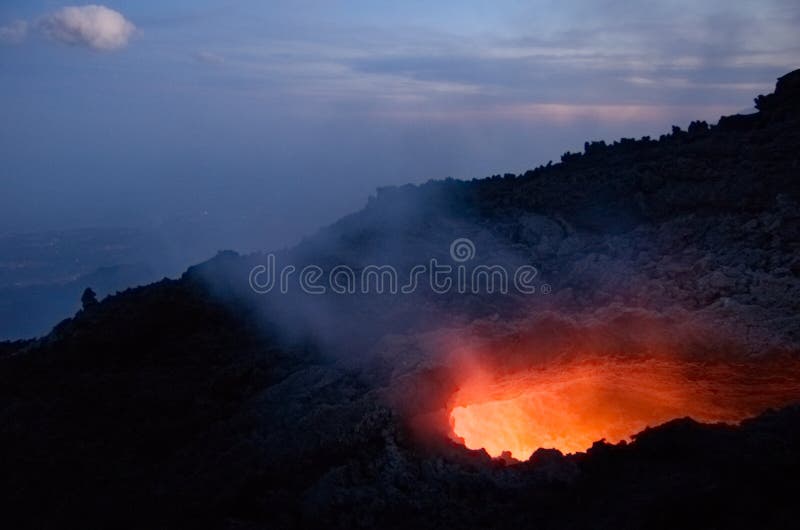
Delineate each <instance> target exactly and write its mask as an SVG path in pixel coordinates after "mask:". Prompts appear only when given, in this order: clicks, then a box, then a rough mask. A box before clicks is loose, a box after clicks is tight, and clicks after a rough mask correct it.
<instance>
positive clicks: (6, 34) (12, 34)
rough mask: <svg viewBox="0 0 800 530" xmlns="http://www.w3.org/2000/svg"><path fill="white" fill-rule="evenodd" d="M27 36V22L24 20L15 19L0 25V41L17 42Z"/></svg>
mask: <svg viewBox="0 0 800 530" xmlns="http://www.w3.org/2000/svg"><path fill="white" fill-rule="evenodd" d="M27 36H28V23H27V22H25V21H24V20H15V21H14V22H12V23H11V24H9V25H7V26H0V42H7V43H9V44H19V43H20V42H22V41H24V40H25V37H27Z"/></svg>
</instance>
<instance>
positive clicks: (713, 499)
mask: <svg viewBox="0 0 800 530" xmlns="http://www.w3.org/2000/svg"><path fill="white" fill-rule="evenodd" d="M756 105H757V108H758V113H756V114H753V115H738V116H729V117H723V118H721V119H720V121H719V123H718V124H716V125H713V126H710V125H708V124H706V123H703V122H695V123H693V124H692V125H691V126H690V127H689V130H687V131H681V130H679V129H677V128H675V129H673V131H672V132H671V133H670V134H666V135H664V136H662V137H661V138H660V139H658V140H655V139H650V138H642V139H638V140H633V139H622V140H620V141H618V142H615V143H613V144H611V145H606V144H604V143H602V142H588V143H587V144H586V147H585V151H584V152H583V153H579V154H572V153H566V154H565V155H564V156H563V157H562V161H561V163H557V164H552V165H547V166H542V167H539V168H537V169H534V170H531V171H528V172H526V173H524V174H522V175H504V176H500V175H497V176H493V177H490V178H487V179H481V180H475V181H470V182H461V181H453V180H446V181H432V182H429V183H427V184H424V185H421V186H403V187H397V188H384V189H381V190H379V191H378V193H377V195H376V196H375V197H374V198H372V199H371V200H370V202H369V204H368V205H367V206H366V207H365V208H364V209H363V210H362V211H360V212H356V213H355V214H353V215H351V216H348V217H346V218H344V219H342V220H340V221H339V222H337V223H335V224H334V225H332V226H330V227H327V228H324V229H322V230H321V231H320V232H319V233H318V234H316V235H315V236H313V237H311V238H309V239H308V240H306V241H304V242H303V243H301V244H300V245H298V246H297V247H296V248H293V249H289V250H288V251H285V252H284V253H279V258H281V259H285V260H288V262H291V263H296V264H298V265H302V264H304V263H312V262H315V263H323V264H327V263H353V264H355V265H359V264H363V263H365V262H367V261H368V260H370V259H373V258H375V259H377V258H384V259H386V260H395V261H392V262H393V263H395V262H396V263H401V264H405V263H414V262H415V261H418V260H425V259H427V258H429V257H430V256H431V255H435V253H436V252H439V253H440V254H442V253H446V252H447V244H448V243H449V242H450V241H451V240H452V239H453V237H454V236H456V235H459V234H466V235H469V236H470V237H472V238H474V239H475V240H476V241H477V242H478V248H479V250H482V251H483V255H482V256H484V257H486V259H491V258H493V257H497V256H501V255H509V256H512V257H509V258H508V259H509V260H512V259H516V258H517V257H518V256H523V257H524V259H528V260H531V259H535V260H536V263H537V264H538V265H540V267H541V269H542V274H543V276H544V277H545V278H546V279H547V280H548V281H550V282H552V285H553V287H554V293H555V295H554V296H553V297H552V298H548V299H542V301H536V302H535V303H537V304H551V305H549V306H547V307H549V308H550V309H551V310H553V308H557V309H558V310H559V311H561V312H562V314H564V315H573V314H574V315H578V314H582V313H581V312H586V311H589V310H594V309H598V308H601V309H608V308H612V309H613V308H614V307H617V306H619V305H622V304H628V305H629V306H630V307H636V308H637V309H641V310H642V311H644V310H647V311H653V312H659V311H662V310H663V311H665V312H666V311H667V309H666V308H667V307H671V306H672V305H678V306H680V307H681V309H682V310H683V311H686V312H691V314H692V315H695V316H696V317H697V318H698V319H699V318H700V316H702V317H703V318H709V319H712V318H714V319H716V318H718V319H720V320H709V321H710V322H715V323H716V322H730V328H720V329H722V330H723V331H725V332H726V333H728V336H729V337H731V343H730V344H735V345H739V346H741V348H742V349H743V350H746V351H747V353H748V354H749V355H751V356H755V357H754V358H757V355H758V354H763V355H767V353H769V354H776V355H777V354H780V355H786V356H797V355H798V352H800V350H799V349H798V348H797V344H798V342H800V329H798V323H797V319H796V318H795V317H794V316H795V315H796V314H798V313H797V310H798V309H800V308H798V303H800V302H798V300H799V299H800V297H798V296H797V293H798V289H799V288H798V281H799V280H798V279H799V278H800V261H798V258H797V251H798V244H799V243H800V215H798V209H797V205H798V203H800V179H798V176H799V173H798V172H800V163H799V162H798V159H799V158H800V70H797V71H794V72H792V73H789V74H787V75H785V76H783V77H781V78H780V80H779V81H778V84H777V87H776V90H775V92H774V93H773V94H770V95H766V96H759V97H758V98H757V99H756ZM488 245H493V246H488ZM261 259H262V256H260V255H251V256H239V255H237V254H235V253H230V252H225V253H220V254H219V255H218V256H217V257H216V258H214V259H212V260H210V261H208V262H205V263H202V264H199V265H197V266H195V267H192V268H190V269H189V270H188V271H187V272H186V273H185V274H184V275H183V277H182V278H180V279H178V280H163V281H161V282H158V283H154V284H151V285H148V286H145V287H139V288H135V289H128V290H126V291H125V292H122V293H119V294H116V295H113V296H109V297H106V298H104V299H102V300H100V301H99V302H97V303H94V300H93V299H92V297H87V298H86V300H85V301H84V308H83V309H82V310H80V311H78V312H77V313H76V314H75V316H74V317H73V318H71V319H67V320H65V321H63V322H61V323H60V324H59V325H58V326H56V327H55V328H54V329H53V330H52V332H51V333H50V334H49V335H47V336H45V337H43V338H41V339H36V340H27V341H16V342H4V343H0V470H1V471H0V499H1V500H0V508H1V509H0V524H2V526H3V527H5V528H19V529H21V528H56V527H57V528H78V527H80V528H109V527H113V528H185V527H194V528H231V529H233V528H237V529H244V528H271V529H274V528H442V527H451V528H522V527H533V528H550V529H561V528H563V529H567V528H571V529H574V528H593V529H594V528H614V529H623V528H647V529H654V528H665V529H666V528H792V527H795V526H796V524H797V513H796V498H795V497H796V494H795V491H796V486H795V482H796V478H797V477H798V476H800V409H798V408H797V407H792V406H789V407H787V408H784V409H782V410H779V411H765V412H764V413H763V414H761V415H759V416H758V417H756V418H753V419H750V420H746V421H744V422H743V423H742V424H741V425H739V426H727V425H703V424H700V423H697V422H695V421H693V420H690V419H678V420H675V421H672V422H669V423H667V424H665V425H662V426H659V427H655V428H651V429H648V430H646V431H644V432H642V433H640V434H639V435H637V436H636V437H635V439H634V441H633V442H631V443H627V444H624V443H623V444H619V445H610V444H606V443H604V442H597V443H596V444H595V445H594V446H593V447H592V448H591V449H589V450H588V451H587V452H586V453H581V454H577V455H570V456H564V455H562V454H561V453H559V452H557V451H553V450H544V449H542V450H539V451H537V452H536V453H534V455H533V456H532V458H531V460H529V461H528V462H524V463H520V464H518V465H506V464H505V463H503V462H502V461H496V460H492V459H490V458H489V457H488V456H487V455H486V454H485V452H478V451H469V450H467V449H466V448H464V447H463V446H460V445H457V444H455V443H454V442H451V441H449V440H447V439H444V438H442V439H437V440H436V441H435V443H433V444H431V445H432V447H429V446H422V445H420V444H419V443H418V440H417V439H416V438H415V437H414V436H413V435H412V433H411V432H410V431H409V429H408V421H407V420H408V414H409V412H408V411H409V410H412V409H414V407H417V409H414V410H419V407H424V406H425V404H422V405H419V404H418V403H416V401H418V400H419V399H420V397H419V396H420V395H422V394H423V391H424V390H425V388H426V387H425V386H424V384H423V383H424V381H434V382H435V384H439V383H441V382H442V381H445V382H446V381H447V374H446V373H444V372H443V371H442V370H443V369H442V368H441V367H433V368H430V362H428V361H429V360H428V359H425V358H421V357H413V355H414V352H413V351H412V350H413V348H412V347H411V346H408V344H411V341H410V339H409V340H408V342H402V341H399V339H396V337H397V336H399V335H401V334H405V335H404V336H413V334H414V333H416V332H417V331H418V330H420V329H423V328H425V329H429V328H430V327H431V326H435V325H436V324H437V323H441V322H446V323H447V324H452V325H454V326H455V325H456V324H453V322H456V323H459V325H462V323H463V322H472V321H473V319H474V320H476V321H479V322H481V323H482V324H485V323H486V322H489V323H491V322H497V319H495V320H488V319H487V320H482V319H485V318H487V317H488V316H489V315H492V314H500V315H502V318H501V319H500V321H499V322H497V325H500V324H501V323H503V321H504V320H507V321H509V322H510V321H512V320H513V319H515V318H518V316H519V315H518V313H516V312H515V311H521V312H528V310H529V306H523V305H522V302H520V300H519V299H517V298H510V299H499V298H497V297H489V296H472V297H457V296H452V297H433V296H426V295H424V294H420V295H419V296H415V297H413V298H408V299H405V301H397V300H395V299H391V300H387V299H383V298H380V297H375V298H370V297H352V298H346V299H342V298H333V297H330V296H327V297H318V298H314V299H313V300H312V301H311V302H313V303H309V302H307V301H305V299H302V300H301V298H302V297H294V298H292V297H289V298H277V297H272V298H270V297H266V298H264V297H258V296H255V295H254V294H253V293H252V292H250V290H249V287H248V286H247V272H248V271H249V269H250V267H251V266H252V265H253V264H255V263H261ZM498 259H499V258H498ZM520 259H523V258H520ZM625 264H629V265H630V267H629V268H625V267H624V265H625ZM737 267H738V268H737ZM637 274H638V275H641V278H639V277H638V276H636V275H637ZM607 276H608V277H607ZM648 282H649V283H648ZM631 284H635V285H634V286H633V287H636V286H639V285H647V286H648V288H647V289H643V290H642V293H643V294H640V293H638V291H636V289H634V288H633V287H630V285H631ZM622 285H627V286H628V287H630V288H629V289H628V290H627V291H626V295H625V297H624V298H620V297H619V296H616V294H617V293H618V292H620V291H621V287H620V286H622ZM655 285H657V286H658V287H659V289H658V290H656V289H651V287H653V286H655ZM537 300H538V299H537ZM77 302H78V300H76V304H77ZM290 302H291V303H290ZM526 303H527V301H526ZM531 303H534V302H531ZM326 304H331V305H329V306H328V305H326ZM537 307H538V306H537ZM542 307H544V305H542ZM332 308H333V309H335V311H334V312H335V315H333V316H331V317H330V320H329V321H328V322H327V326H324V327H323V326H322V325H321V324H320V322H319V321H320V320H322V319H323V316H322V315H323V310H326V309H332ZM312 310H314V311H317V312H311V311H312ZM452 315H460V317H462V319H461V320H458V319H456V318H455V317H453V318H452V320H444V317H445V316H448V317H451V316H452ZM592 315H593V318H594V319H595V320H598V319H600V317H597V316H594V315H595V313H592ZM304 319H305V320H304ZM725 319H727V320H725ZM737 319H738V320H737ZM576 322H578V321H577V318H576ZM743 322H744V324H743ZM290 323H291V324H292V325H296V329H293V330H292V331H293V333H292V334H287V333H286V329H287V328H288V327H290ZM315 324H317V325H319V327H314V325H315ZM745 324H746V325H745ZM574 325H576V326H577V325H578V324H574ZM607 325H608V326H609V329H613V328H611V326H612V325H613V322H609V323H607ZM627 331H628V330H627V328H626V332H627ZM676 333H677V332H676ZM760 333H761V334H760ZM387 334H388V335H392V336H393V337H395V339H394V340H395V342H392V340H388V341H386V342H381V340H382V339H385V336H386V335H387ZM765 337H767V338H769V341H771V342H768V340H767V338H765ZM733 339H736V340H735V341H734V340H733ZM396 343H399V344H400V346H394V347H395V348H398V349H397V350H392V349H391V348H392V345H393V344H396ZM387 344H388V346H387ZM376 345H377V346H376ZM725 346H726V347H727V346H729V344H728V343H726V344H725ZM362 347H363V348H364V351H366V350H368V349H370V348H383V349H382V350H380V352H381V353H382V354H383V355H375V356H374V357H371V358H370V359H369V362H364V363H363V364H358V363H352V362H343V361H342V357H340V356H339V355H340V352H339V350H346V349H355V350H358V349H359V348H362ZM370 351H371V350H370ZM387 352H388V353H397V352H399V353H397V358H402V359H403V360H404V361H408V362H404V363H399V362H396V360H395V358H392V357H391V356H390V355H388V353H387ZM775 352H778V353H775ZM346 360H348V361H349V360H350V359H349V358H348V359H346ZM395 363H396V364H395ZM443 373H444V375H442V374H443ZM437 377H438V379H437ZM397 381H402V385H406V386H404V389H405V391H406V394H404V403H403V406H397V407H395V406H393V405H392V403H391V402H390V401H388V400H387V399H386V398H385V396H386V392H385V391H386V389H387V388H388V389H393V388H396V386H398V385H399V383H397ZM412 383H414V384H412ZM442 384H444V383H442ZM409 389H413V391H410V390H409ZM438 391H439V393H440V394H442V395H444V392H445V390H444V389H443V388H439V389H438ZM431 395H433V396H434V397H432V398H431V400H432V401H436V400H441V399H443V398H442V395H438V396H437V395H435V392H434V393H433V394H431ZM437 403H438V401H437ZM429 405H430V404H429ZM430 406H433V405H430Z"/></svg>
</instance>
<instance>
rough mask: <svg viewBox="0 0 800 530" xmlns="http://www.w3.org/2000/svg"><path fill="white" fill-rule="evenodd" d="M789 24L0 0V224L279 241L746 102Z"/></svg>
mask: <svg viewBox="0 0 800 530" xmlns="http://www.w3.org/2000/svg"><path fill="white" fill-rule="evenodd" d="M798 26H800V4H798V3H797V2H796V0H759V1H750V0H728V1H723V0H713V1H706V2H702V1H697V0H695V1H691V0H674V1H668V0H667V1H661V2H646V1H642V2H638V3H636V4H635V5H632V3H631V2H627V1H620V0H605V1H602V0H601V1H584V0H582V1H569V0H562V1H511V0H506V1H501V0H484V1H477V0H461V1H455V0H443V1H439V2H435V3H434V2H431V1H426V2H423V1H418V0H406V1H403V2H378V1H375V0H358V1H356V0H292V1H288V0H286V1H284V0H274V1H269V2H267V1H248V0H241V1H236V0H231V1H211V0H139V1H136V2H111V1H108V2H105V3H104V4H103V5H102V6H99V5H95V6H86V5H83V4H73V3H70V2H59V1H55V0H48V1H37V0H24V1H22V0H19V1H17V0H4V1H3V2H2V3H1V4H0V232H7V231H28V230H43V229H52V228H73V227H78V226H96V225H132V226H162V225H163V224H164V223H188V224H190V225H192V223H201V224H197V225H196V226H202V227H204V228H203V229H208V230H210V234H211V232H213V234H211V235H209V240H213V244H217V243H218V241H223V240H225V241H230V245H228V246H241V247H248V246H250V247H252V246H256V245H264V246H272V245H278V244H283V243H289V242H291V241H293V240H294V239H296V238H297V237H299V236H300V235H302V234H303V233H307V232H309V231H311V230H313V229H314V227H316V226H318V225H320V224H323V223H327V222H330V221H332V220H334V219H335V218H337V217H339V216H340V215H342V214H344V213H347V212H348V211H351V210H353V209H356V208H358V207H360V206H361V205H362V204H364V202H365V201H366V198H367V196H368V195H369V194H370V193H371V192H372V190H374V188H375V187H377V186H381V185H386V184H399V183H404V182H421V181H424V180H427V179H429V178H442V177H447V176H453V177H459V178H472V177H482V176H486V175H489V174H492V173H502V172H507V171H508V172H522V171H524V170H525V169H528V168H531V167H534V166H536V165H539V164H541V163H546V162H547V161H548V160H550V159H553V160H557V159H558V158H559V156H560V155H561V153H563V152H564V151H566V150H570V149H571V150H573V151H574V150H577V149H580V148H581V146H582V145H583V141H584V140H591V139H605V140H614V139H615V138H618V137H620V136H641V135H643V134H651V135H658V134H660V133H662V132H665V131H666V130H668V129H669V126H671V125H672V124H678V125H681V126H684V127H685V126H686V125H687V124H688V123H689V121H690V120H692V119H695V118H702V119H707V120H710V121H716V119H717V118H718V117H719V115H721V114H726V113H733V112H737V111H741V110H744V109H747V108H749V107H751V106H752V98H753V97H754V96H755V95H757V94H758V93H764V92H768V91H770V90H771V88H772V86H773V85H774V80H775V78H776V77H778V76H779V75H781V74H783V73H786V72H787V71H789V70H792V69H795V68H798V67H800V38H798V31H797V27H798ZM202 223H206V224H202ZM192 226H195V225H192ZM209 227H213V229H212V228H209Z"/></svg>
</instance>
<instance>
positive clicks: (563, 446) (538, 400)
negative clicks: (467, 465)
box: [450, 358, 800, 460]
mask: <svg viewBox="0 0 800 530" xmlns="http://www.w3.org/2000/svg"><path fill="white" fill-rule="evenodd" d="M796 400H800V363H798V362H797V361H786V360H784V361H782V362H780V363H778V364H777V365H776V363H763V362H762V363H756V362H755V361H752V362H750V363H729V364H728V363H726V364H721V363H716V364H708V363H700V362H687V361H685V360H676V359H617V358H604V359H593V360H583V361H573V362H571V363H567V364H560V365H557V366H550V367H547V368H544V369H539V370H529V371H526V372H524V373H521V374H519V373H518V374H514V375H511V376H504V377H500V378H497V377H492V376H491V375H489V374H486V373H483V374H480V376H479V377H473V378H472V379H471V380H469V381H467V382H466V384H464V385H463V386H462V387H461V390H460V391H459V392H458V394H457V395H456V396H455V400H454V404H453V408H452V411H451V416H450V418H451V422H452V429H453V433H454V434H455V437H457V438H458V439H460V440H461V441H462V442H463V443H464V445H466V446H467V447H468V448H471V449H480V448H484V449H486V451H487V452H488V453H489V454H490V455H492V456H495V457H498V456H500V455H501V454H502V453H503V452H504V451H510V452H511V454H512V456H513V457H514V458H517V459H520V460H525V459H527V458H528V457H529V456H530V455H531V453H532V452H533V451H535V450H536V449H537V448H540V447H541V448H556V449H559V450H561V451H562V452H565V453H572V452H579V451H585V450H586V449H588V448H589V447H591V446H592V443H593V442H595V441H598V440H601V439H605V440H606V441H607V442H610V443H617V442H619V441H622V440H628V439H630V437H631V435H633V434H636V433H638V432H640V431H642V430H643V429H645V428H646V427H648V426H651V427H652V426H656V425H659V424H661V423H664V422H666V421H669V420H671V419H675V418H681V417H686V416H689V417H691V418H694V419H695V420H698V421H702V422H728V423H737V422H739V421H741V420H742V419H745V418H747V417H750V416H753V415H756V414H758V413H760V412H763V411H764V410H765V409H767V408H770V407H777V406H782V405H786V404H788V403H790V402H793V401H796Z"/></svg>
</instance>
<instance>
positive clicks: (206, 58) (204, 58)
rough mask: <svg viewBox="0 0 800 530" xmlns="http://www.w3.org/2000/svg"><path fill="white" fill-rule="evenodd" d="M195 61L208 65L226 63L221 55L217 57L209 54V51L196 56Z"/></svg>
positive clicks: (198, 53)
mask: <svg viewBox="0 0 800 530" xmlns="http://www.w3.org/2000/svg"><path fill="white" fill-rule="evenodd" d="M193 57H194V59H195V61H198V62H201V63H206V64H213V65H217V64H222V63H224V62H225V58H224V57H223V56H221V55H217V54H216V53H212V52H207V51H200V52H197V53H195V54H194V56H193Z"/></svg>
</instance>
